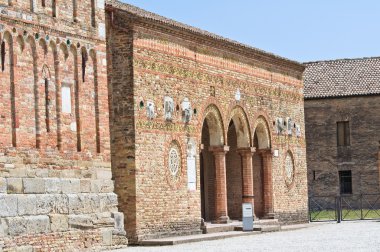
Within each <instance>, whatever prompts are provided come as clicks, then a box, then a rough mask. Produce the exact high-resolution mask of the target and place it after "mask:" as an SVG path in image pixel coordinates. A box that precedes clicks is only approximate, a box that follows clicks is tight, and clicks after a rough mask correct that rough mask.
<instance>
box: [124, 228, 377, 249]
mask: <svg viewBox="0 0 380 252" xmlns="http://www.w3.org/2000/svg"><path fill="white" fill-rule="evenodd" d="M122 251H125V252H146V251H175V252H180V251H191V252H196V251H202V252H203V251H205V252H213V251H215V252H221V251H226V252H227V251H228V252H230V251H255V252H256V251H292V252H294V251H305V252H306V251H307V252H308V251H322V252H327V251H346V252H356V251H380V222H379V221H361V222H344V223H341V224H336V223H324V224H320V225H314V224H313V225H311V226H310V227H308V228H304V229H299V230H293V231H282V232H275V233H265V234H259V235H252V236H243V237H237V238H229V239H224V240H216V241H205V242H198V243H188V244H181V245H175V246H164V247H129V248H127V249H125V250H117V252H122Z"/></svg>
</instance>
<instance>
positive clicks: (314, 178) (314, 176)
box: [313, 171, 316, 181]
mask: <svg viewBox="0 0 380 252" xmlns="http://www.w3.org/2000/svg"><path fill="white" fill-rule="evenodd" d="M313 180H314V181H315V180H316V172H315V171H313Z"/></svg>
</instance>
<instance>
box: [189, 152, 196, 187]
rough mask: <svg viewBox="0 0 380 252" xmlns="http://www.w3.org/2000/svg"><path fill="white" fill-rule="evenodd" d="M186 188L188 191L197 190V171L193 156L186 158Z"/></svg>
mask: <svg viewBox="0 0 380 252" xmlns="http://www.w3.org/2000/svg"><path fill="white" fill-rule="evenodd" d="M187 188H188V189H189V190H190V191H195V190H197V172H196V163H195V158H194V157H188V158H187Z"/></svg>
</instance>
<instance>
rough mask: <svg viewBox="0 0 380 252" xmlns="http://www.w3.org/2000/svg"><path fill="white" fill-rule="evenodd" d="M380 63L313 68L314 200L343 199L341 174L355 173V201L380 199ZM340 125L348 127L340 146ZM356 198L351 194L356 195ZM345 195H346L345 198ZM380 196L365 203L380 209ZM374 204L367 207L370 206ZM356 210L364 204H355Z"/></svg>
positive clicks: (309, 71) (309, 85) (309, 90)
mask: <svg viewBox="0 0 380 252" xmlns="http://www.w3.org/2000/svg"><path fill="white" fill-rule="evenodd" d="M379 79H380V58H379V57H373V58H359V59H342V60H331V61H320V62H310V63H307V64H306V71H305V122H306V139H307V154H308V155H307V162H308V180H309V195H310V196H321V195H322V196H325V195H331V196H338V195H341V188H340V187H341V183H340V180H339V172H341V171H351V176H352V181H351V182H352V183H351V185H352V192H351V193H352V195H353V197H352V198H353V199H356V198H355V197H356V196H357V195H361V194H379V193H380V163H379V162H380V156H378V155H379V154H378V152H379V144H380V143H379V140H380V131H379V129H380V82H379ZM337 122H346V123H347V125H348V130H347V132H346V133H347V137H348V139H349V141H348V142H346V143H345V144H338V137H337V135H338V133H337ZM351 193H350V194H351ZM342 194H344V193H342ZM377 197H378V196H374V197H373V199H371V200H369V201H368V198H370V197H368V196H367V197H366V198H365V199H364V200H363V201H364V203H362V204H363V205H364V207H370V206H368V204H369V203H371V204H372V205H373V207H375V206H376V207H377V206H378V203H379V202H378V201H377V200H376V199H377ZM366 200H367V201H368V202H367V201H366ZM350 204H351V205H352V207H354V204H357V206H358V205H359V204H360V201H358V200H356V201H355V202H350Z"/></svg>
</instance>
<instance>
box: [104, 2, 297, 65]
mask: <svg viewBox="0 0 380 252" xmlns="http://www.w3.org/2000/svg"><path fill="white" fill-rule="evenodd" d="M106 3H107V4H108V5H110V6H113V7H116V8H120V9H121V10H124V11H127V12H130V13H131V14H133V15H136V16H139V17H142V18H146V19H150V20H154V21H158V22H161V23H164V24H166V25H171V26H175V27H178V28H181V29H185V30H188V31H190V32H193V33H198V34H200V35H203V36H207V37H210V38H212V39H217V40H220V41H224V42H227V43H231V44H233V45H235V46H239V47H243V48H246V49H249V50H253V51H256V52H258V53H261V54H263V55H267V56H270V57H274V58H277V59H280V60H284V61H287V62H289V63H292V64H296V65H300V66H302V65H303V64H302V63H301V62H298V61H296V60H291V59H288V58H285V57H282V56H279V55H277V54H274V53H271V52H267V51H265V50H262V49H259V48H256V47H254V46H251V45H247V44H244V43H242V42H239V41H236V40H233V39H230V38H226V37H223V36H221V35H218V34H216V33H212V32H209V31H207V30H203V29H201V28H198V27H195V26H192V25H188V24H185V23H182V22H179V21H176V20H174V19H171V18H167V17H165V16H161V15H159V14H156V13H154V12H151V11H147V10H144V9H142V8H140V7H137V6H134V5H131V4H128V3H123V2H120V1H118V0H106Z"/></svg>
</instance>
